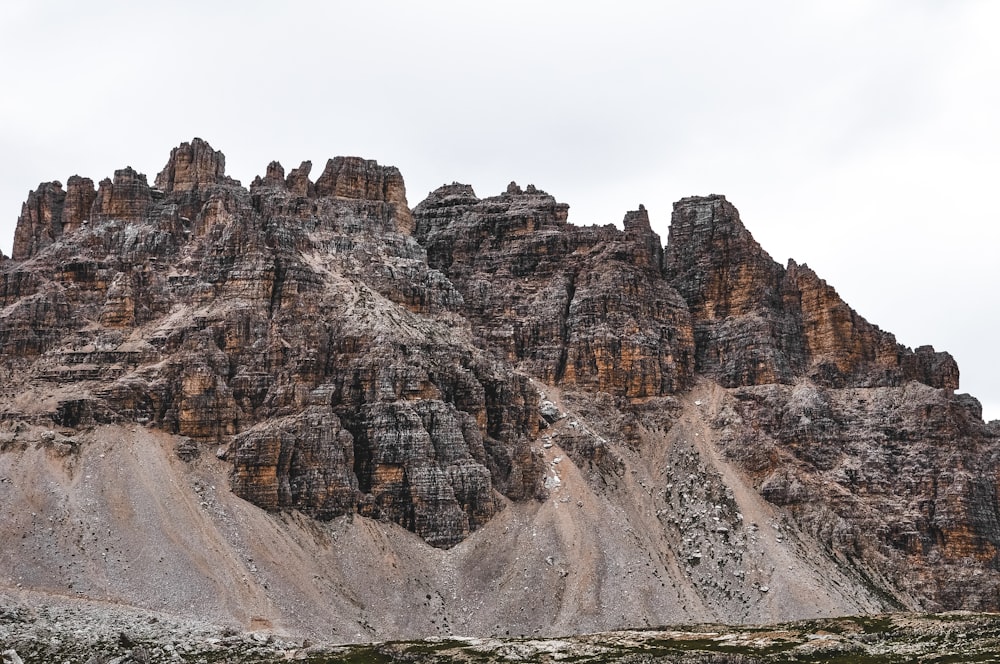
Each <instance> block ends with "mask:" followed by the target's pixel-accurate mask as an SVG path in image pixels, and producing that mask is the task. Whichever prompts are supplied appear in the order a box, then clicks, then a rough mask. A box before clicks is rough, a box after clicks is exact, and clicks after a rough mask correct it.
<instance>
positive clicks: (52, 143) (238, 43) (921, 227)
mask: <svg viewBox="0 0 1000 664" xmlns="http://www.w3.org/2000/svg"><path fill="white" fill-rule="evenodd" d="M998 29H1000V2H994V1H992V0H981V1H978V2H977V1H972V0H969V1H961V0H947V1H945V0H837V2H819V1H817V2H806V1H803V0H788V1H767V0H761V1H759V2H745V1H743V0H730V1H721V0H718V1H711V0H699V1H698V2H690V1H684V2H676V1H668V2H663V1H661V2H655V3H654V2H623V1H621V0H619V1H618V2H615V3H593V2H538V1H537V0H536V1H535V2H521V1H518V0H508V1H506V2H503V3H478V2H457V1H456V2H403V1H399V2H388V1H386V2H357V1H353V2H320V1H316V2H295V1H291V2H280V3H279V2H240V3H236V2H232V3H223V2H210V1H209V0H200V1H198V2H188V1H179V2H169V3H166V2H165V3H155V4H153V3H140V2H87V3H77V2H44V1H38V0H32V1H20V0H5V1H4V2H3V3H2V4H0V61H2V62H3V63H4V64H3V67H2V68H0V90H2V95H0V248H2V249H3V251H4V252H5V253H7V254H8V255H9V254H10V246H11V241H12V238H13V233H14V223H15V221H16V219H17V216H18V214H19V212H20V206H21V203H22V202H23V200H24V198H25V196H26V194H27V192H28V190H29V189H33V188H35V187H36V186H37V184H38V183H39V182H41V181H48V180H60V181H62V182H63V183H65V181H66V179H67V178H68V177H69V176H70V175H73V174H76V173H79V174H80V175H85V176H88V177H91V178H93V179H94V180H95V181H96V180H99V179H100V178H103V177H107V176H110V175H112V173H113V171H114V170H115V169H116V168H121V167H123V166H126V165H131V166H133V167H134V168H136V169H138V170H140V171H142V172H145V173H146V174H147V175H148V176H149V177H150V179H152V178H153V177H154V176H155V174H156V173H157V172H158V171H159V169H160V168H161V167H162V166H163V164H164V163H165V161H166V159H167V156H168V155H169V152H170V149H171V148H172V147H174V146H176V145H177V144H179V143H180V142H182V141H185V140H190V139H191V138H193V137H194V136H200V137H203V138H205V139H207V140H208V141H209V142H210V143H211V144H212V145H213V146H214V147H215V148H216V149H220V150H222V151H223V152H224V153H225V154H226V157H227V166H228V172H229V174H230V175H232V176H233V177H236V178H238V179H240V180H242V181H243V182H244V184H247V183H248V182H249V181H250V180H251V179H252V178H253V176H254V175H256V174H262V173H263V171H264V168H265V166H266V164H267V163H268V162H269V161H270V160H272V159H278V160H280V161H281V162H282V164H284V166H285V168H286V170H287V169H290V168H291V167H294V166H297V165H298V163H299V162H300V161H302V160H305V159H311V160H312V161H313V162H314V164H317V167H318V168H321V166H322V163H324V162H325V160H326V159H327V158H328V157H331V156H335V155H339V154H355V155H361V156H364V157H367V158H371V159H377V160H378V161H379V162H380V163H384V164H393V165H396V166H398V167H399V168H400V169H401V170H402V172H403V176H404V178H405V179H406V183H407V190H408V195H409V200H410V203H411V205H415V204H416V203H418V202H419V201H420V200H422V199H423V198H424V196H425V195H426V194H427V192H428V191H430V190H431V189H434V188H435V187H437V186H439V185H441V184H444V183H447V182H452V181H454V180H458V181H461V182H466V183H469V184H472V185H473V186H474V187H475V189H476V192H477V193H478V194H479V195H480V196H486V195H492V194H495V193H498V192H500V191H502V190H503V188H504V187H505V186H506V184H507V182H509V181H510V180H517V181H518V182H519V183H521V184H522V185H524V184H528V183H534V184H535V185H537V186H538V187H540V188H542V189H545V190H546V191H549V192H550V193H552V194H554V195H555V196H556V197H557V198H558V199H559V200H561V201H564V202H566V203H569V204H570V221H572V222H574V223H577V224H587V223H608V222H615V223H618V222H620V221H621V218H622V216H623V215H624V213H625V211H626V210H629V209H634V208H635V207H636V206H637V205H638V204H639V203H644V204H645V205H646V207H647V208H648V209H649V211H650V216H651V218H652V220H653V223H654V226H655V227H656V228H657V230H658V231H659V232H660V234H661V236H662V237H663V239H664V241H665V240H666V234H667V225H668V223H669V219H670V210H671V204H672V202H673V201H675V200H677V199H679V198H681V197H683V196H688V195H693V194H708V193H722V194H726V195H727V197H728V198H729V199H730V200H731V201H732V202H733V203H734V204H735V205H736V206H737V207H738V208H739V209H740V211H741V214H742V217H743V220H744V222H745V223H746V225H747V227H748V228H749V229H750V231H751V232H752V233H753V234H754V236H755V237H756V238H757V240H758V241H759V242H760V243H761V244H762V245H763V246H764V247H765V249H767V250H768V251H769V252H770V253H771V255H772V256H773V257H774V258H775V259H776V260H778V261H780V262H785V261H786V260H787V259H788V258H789V257H793V258H795V259H796V260H797V261H799V262H806V263H808V264H809V265H810V266H811V267H812V268H814V269H815V270H816V271H817V272H818V273H819V275H820V276H821V277H823V278H825V279H826V280H827V281H828V282H829V283H830V284H831V285H833V286H834V287H835V288H837V290H838V291H839V292H840V294H841V295H842V296H843V297H844V298H845V299H846V300H847V302H848V303H849V304H850V305H851V306H852V307H854V308H855V309H856V310H857V311H858V312H859V313H860V314H861V315H863V316H865V317H866V318H867V319H868V320H870V321H871V322H873V323H875V324H877V325H879V326H880V327H882V328H883V329H886V330H889V331H891V332H893V333H895V334H896V336H897V338H898V339H899V340H900V342H902V343H905V344H906V345H909V346H917V345H922V344H926V343H929V344H933V345H934V346H935V347H936V348H937V349H939V350H948V351H950V352H951V353H952V354H953V355H955V357H956V358H957V360H958V362H959V366H960V368H961V371H962V390H963V391H968V392H971V393H972V394H974V395H975V396H977V397H978V398H979V399H980V400H981V401H982V402H983V405H984V408H985V411H986V417H987V419H992V418H1000V383H998V381H997V379H996V376H997V375H998V374H1000V359H998V354H997V352H996V350H995V346H994V337H993V335H994V334H995V331H996V330H997V328H998V323H1000V313H998V308H997V306H996V305H995V304H994V303H995V300H994V292H993V289H994V288H995V287H996V286H997V284H998V283H1000V261H998V260H997V259H996V257H995V252H996V247H997V246H998V240H1000V212H998V209H1000V206H998V205H997V203H996V202H995V201H994V199H993V195H994V193H995V192H996V190H997V182H998V176H1000V39H997V38H996V34H997V31H998Z"/></svg>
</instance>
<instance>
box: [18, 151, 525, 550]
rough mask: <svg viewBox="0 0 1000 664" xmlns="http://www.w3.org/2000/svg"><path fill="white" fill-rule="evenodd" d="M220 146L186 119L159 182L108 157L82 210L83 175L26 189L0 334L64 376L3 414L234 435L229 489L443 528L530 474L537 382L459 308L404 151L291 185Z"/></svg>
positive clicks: (37, 376)
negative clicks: (411, 194) (424, 236)
mask: <svg viewBox="0 0 1000 664" xmlns="http://www.w3.org/2000/svg"><path fill="white" fill-rule="evenodd" d="M224 166H225V161H224V157H223V156H222V154H221V153H220V152H217V151H214V150H212V148H211V147H210V146H209V145H208V144H207V143H205V142H204V141H201V140H198V139H196V140H195V141H194V142H192V143H185V144H182V145H181V146H180V147H179V148H177V149H175V150H173V151H172V152H171V155H170V159H169V161H168V163H167V165H166V167H165V168H164V169H163V171H162V172H161V173H160V175H159V176H158V177H157V179H156V185H157V187H156V188H150V187H149V186H148V185H147V182H146V178H145V176H143V175H141V174H138V173H136V172H134V171H133V170H131V169H123V170H121V171H118V172H116V174H115V178H114V180H113V181H112V180H105V181H103V182H102V183H101V185H100V188H99V189H98V191H97V192H96V194H94V195H92V196H90V198H92V199H93V200H92V202H91V204H90V210H89V212H88V213H86V216H89V217H90V219H89V220H87V221H88V223H87V224H82V220H81V219H80V217H81V216H85V214H84V213H82V212H80V209H81V208H82V207H84V206H85V203H86V201H87V200H88V194H87V186H86V183H87V182H89V181H88V180H84V179H82V178H74V179H71V180H70V182H71V188H70V194H71V195H69V196H67V194H66V193H64V192H63V191H62V189H61V187H60V186H59V184H58V183H50V184H48V185H43V186H42V187H40V188H39V190H38V191H36V192H32V194H31V195H30V196H29V201H28V203H26V204H25V211H24V213H23V214H22V217H21V221H20V223H19V226H18V244H17V252H16V255H17V257H18V259H19V261H15V262H14V263H13V265H12V266H11V268H10V269H5V270H4V272H3V275H2V278H3V281H2V285H3V287H2V292H3V294H4V303H5V305H9V307H8V309H6V310H5V311H4V314H3V316H2V318H0V350H2V352H3V355H4V358H5V360H4V361H5V364H7V365H8V366H11V367H16V369H17V370H18V371H19V372H20V374H19V375H21V376H23V380H25V381H27V382H29V383H30V384H31V385H33V386H34V387H35V388H38V389H47V387H46V385H53V386H59V387H58V391H59V394H60V396H59V397H57V399H56V400H55V401H54V402H50V403H46V404H44V405H42V404H29V407H28V411H29V412H23V411H22V412H16V411H15V412H8V417H19V418H20V417H23V418H27V419H29V420H31V419H38V418H41V419H45V418H50V419H52V420H53V421H55V422H57V423H59V424H62V425H65V426H73V427H79V426H88V425H93V424H96V423H101V422H122V421H124V422H129V421H132V422H139V423H144V424H147V425H151V426H157V427H161V428H163V429H165V430H166V431H168V432H174V433H176V434H178V435H180V436H185V437H189V438H191V439H193V440H194V441H199V442H202V443H211V444H214V445H222V446H227V447H228V448H229V452H228V454H229V456H230V458H231V460H232V463H233V490H234V491H235V492H236V493H237V494H239V495H241V496H244V497H245V498H247V499H248V500H251V501H253V502H255V503H257V504H258V505H260V506H262V507H265V508H267V509H291V508H294V509H298V510H301V511H303V512H305V513H307V514H312V515H314V516H316V517H318V518H332V517H334V516H337V515H341V514H345V513H350V512H360V513H361V514H363V515H366V516H372V517H376V518H384V519H388V520H392V521H396V522H398V523H400V524H402V525H404V526H405V527H407V528H409V529H411V530H413V531H414V532H416V533H417V534H419V535H420V536H422V537H423V538H424V539H426V540H427V541H428V542H430V543H432V544H435V545H438V546H450V545H453V544H455V543H457V542H458V541H460V540H462V539H463V538H465V537H467V536H468V534H469V532H471V531H472V530H474V529H475V528H477V527H479V526H480V525H482V524H483V523H484V522H485V521H487V520H488V519H489V518H490V517H491V516H492V515H493V514H494V513H495V512H496V511H497V509H499V507H500V505H501V499H502V498H501V497H502V496H506V497H508V498H511V499H530V498H532V497H534V496H536V495H537V494H538V493H539V490H540V486H541V470H540V465H539V461H538V459H537V458H536V457H537V455H536V454H535V453H533V452H532V450H531V445H530V443H531V439H532V437H533V436H534V434H535V432H536V431H537V427H538V415H537V412H536V410H535V404H536V402H537V395H536V393H535V392H534V390H533V389H532V388H531V387H530V386H529V384H528V381H527V379H526V378H525V377H523V376H519V375H517V374H515V373H514V372H513V371H512V369H511V368H510V367H509V366H507V365H505V364H503V363H498V362H497V361H495V360H493V359H491V358H490V357H489V356H487V355H486V354H484V353H483V352H482V351H480V350H477V349H476V348H475V346H474V345H473V344H472V342H471V335H470V333H469V330H468V328H467V326H465V325H464V324H463V323H462V322H461V321H460V320H459V319H457V318H456V317H455V315H454V314H452V313H451V310H452V309H453V308H454V306H456V305H457V304H459V303H461V295H460V294H459V293H458V292H456V291H455V289H454V288H453V287H452V286H451V284H450V283H449V282H448V281H447V280H446V279H445V278H444V277H443V276H442V275H441V274H440V273H438V272H436V271H435V270H433V269H431V268H429V267H428V266H427V262H426V259H425V254H424V251H423V249H422V248H421V247H420V246H419V245H418V244H417V243H416V242H414V241H413V240H412V239H411V238H410V237H409V236H408V234H407V233H408V231H409V225H410V213H409V209H408V208H406V198H405V191H404V189H403V183H402V179H401V178H400V177H399V172H398V171H397V170H396V169H394V168H384V167H381V166H379V165H378V164H377V163H375V162H373V161H362V160H357V159H343V158H338V159H333V160H330V162H329V164H328V166H327V169H326V171H325V172H324V174H323V176H321V178H320V180H318V181H317V183H316V184H315V185H312V184H308V185H305V186H303V185H302V183H301V181H300V180H296V179H295V178H291V177H290V180H291V182H290V183H288V184H286V182H285V181H284V180H283V179H282V178H281V176H280V175H276V174H280V173H281V167H280V165H278V164H272V165H271V166H270V167H269V168H268V176H267V178H265V179H264V180H262V181H260V182H258V183H255V186H254V187H253V190H252V192H253V193H251V192H249V191H247V190H245V189H243V188H241V187H240V186H239V183H237V182H235V181H233V180H231V179H230V178H228V177H226V176H225V172H224ZM306 172H307V171H306ZM302 193H304V194H305V195H300V194H302ZM67 200H69V201H71V202H72V212H70V210H71V208H70V206H69V205H68V204H67V203H66V201H67ZM68 212H69V214H67V213H68ZM39 252H42V253H39ZM28 257H32V258H33V259H34V261H33V262H32V263H31V264H30V265H29V264H27V263H24V262H23V261H24V260H25V259H26V258H28ZM376 257H377V260H376ZM8 408H10V406H8Z"/></svg>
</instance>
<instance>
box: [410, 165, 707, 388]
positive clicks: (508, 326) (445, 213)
mask: <svg viewBox="0 0 1000 664" xmlns="http://www.w3.org/2000/svg"><path fill="white" fill-rule="evenodd" d="M567 211H568V206H566V205H564V204H560V203H557V202H556V201H555V199H554V198H553V197H552V196H550V195H548V194H546V193H545V192H543V191H539V190H537V189H535V188H534V187H533V186H528V188H527V190H525V191H522V190H521V188H520V187H518V186H517V185H516V184H514V183H511V185H510V186H509V187H508V188H507V191H506V192H505V193H504V194H501V195H500V196H496V197H492V198H486V199H483V200H480V199H479V198H477V197H476V195H475V193H474V192H473V191H472V188H471V187H468V186H464V185H450V186H445V187H441V188H440V189H438V190H437V191H434V192H432V193H431V195H430V196H429V197H428V198H427V200H425V201H424V202H423V203H421V204H420V205H418V206H417V208H416V209H415V210H414V217H415V218H416V220H417V225H416V236H417V239H418V240H420V242H421V243H422V244H424V245H425V246H426V247H427V258H428V261H429V263H430V266H431V267H432V268H436V269H439V270H441V271H442V272H444V273H445V274H446V275H447V276H448V278H449V279H450V280H451V282H452V283H453V284H455V287H456V288H457V289H458V290H459V291H460V292H461V294H462V296H463V302H464V306H463V307H462V313H463V314H464V316H465V317H466V318H467V319H468V320H469V321H470V322H471V323H472V325H473V326H474V328H475V330H476V337H477V339H478V340H479V342H480V344H481V345H482V346H483V347H485V348H490V349H492V350H494V351H495V352H499V353H501V354H502V355H503V356H504V357H505V359H506V360H507V361H509V362H511V363H514V364H516V365H517V366H518V367H519V368H521V369H522V370H523V371H524V372H525V373H527V374H529V375H532V376H536V377H538V378H540V379H541V380H543V381H544V382H547V383H556V384H561V385H566V386H573V387H575V388H579V389H585V390H593V391H599V392H607V393H609V394H612V395H615V396H622V397H629V398H641V397H656V396H663V395H668V394H674V393H677V392H683V391H684V390H686V389H687V388H689V387H690V386H691V385H692V381H693V379H694V338H693V336H692V328H691V317H690V314H689V313H688V310H687V307H686V305H685V303H684V301H683V299H681V297H680V296H679V295H678V293H677V291H675V290H674V289H673V288H671V287H670V285H669V284H668V283H667V282H666V281H665V280H664V279H663V278H662V277H661V275H660V262H661V256H662V253H663V250H662V248H661V247H660V240H659V237H658V236H657V235H656V234H655V233H654V232H653V231H652V229H651V228H650V225H649V218H648V216H647V215H646V211H645V209H643V208H641V207H640V209H639V210H638V211H636V212H630V213H629V214H628V215H627V216H626V218H625V231H624V232H622V231H620V230H618V229H617V228H615V227H614V226H611V225H608V226H603V227H597V226H589V227H579V226H572V225H570V224H567V223H566V218H567Z"/></svg>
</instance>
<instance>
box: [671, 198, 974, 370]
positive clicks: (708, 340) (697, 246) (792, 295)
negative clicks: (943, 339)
mask: <svg viewBox="0 0 1000 664" xmlns="http://www.w3.org/2000/svg"><path fill="white" fill-rule="evenodd" d="M663 273H664V276H665V277H666V278H667V280H668V281H669V282H670V283H671V284H672V285H673V286H674V287H675V288H676V289H677V290H678V291H679V292H680V293H681V295H682V296H683V297H684V299H685V301H686V302H687V303H688V305H689V307H690V309H691V314H692V316H693V317H694V326H695V336H696V337H697V340H698V343H697V349H698V350H697V358H696V365H697V369H698V371H699V372H700V373H703V374H705V375H707V376H711V377H712V378H714V379H715V380H717V381H718V382H719V383H720V384H722V385H724V386H726V387H736V386H738V385H764V384H768V383H790V382H793V381H794V380H796V378H798V377H801V376H807V377H809V378H810V379H811V380H813V381H815V382H816V383H818V384H821V385H827V386H830V387H845V386H848V385H854V386H865V387H874V386H891V385H902V384H903V383H905V382H907V381H909V380H918V381H921V382H925V383H927V384H928V385H931V386H933V387H940V388H947V389H956V388H957V387H958V367H957V365H956V364H955V361H954V360H953V359H952V358H951V356H950V355H948V354H947V353H934V351H933V349H932V348H930V347H924V348H920V349H918V351H917V352H916V353H914V352H913V351H911V350H910V349H908V348H906V347H903V346H901V345H899V344H897V343H896V339H895V337H894V336H893V335H891V334H889V333H887V332H883V331H882V330H880V329H878V328H877V327H875V326H874V325H872V324H870V323H869V322H867V321H866V320H864V319H863V318H861V317H860V316H858V315H857V314H856V313H855V312H854V311H853V310H852V309H851V308H850V307H848V306H847V304H846V303H845V302H844V301H843V300H841V299H840V297H839V296H838V295H837V292H836V291H835V290H833V288H831V287H830V286H828V285H827V284H826V282H825V281H823V280H822V279H820V278H819V277H818V276H816V273H815V272H813V271H812V270H810V269H809V268H808V267H807V266H805V265H801V266H800V265H797V264H796V263H795V262H794V261H789V264H788V267H787V268H783V267H781V265H779V264H778V263H775V262H774V261H773V260H772V259H771V257H770V256H768V255H767V253H766V252H765V251H764V250H763V249H761V247H760V245H759V244H757V242H756V241H754V239H753V237H752V236H751V235H750V233H749V231H747V229H746V228H745V227H744V226H743V224H742V223H741V222H740V218H739V214H738V213H737V211H736V208H735V207H733V205H732V204H731V203H729V201H727V200H726V199H725V197H723V196H709V197H706V198H686V199H684V200H681V201H679V202H677V203H676V204H675V205H674V214H673V218H672V221H671V224H670V237H669V238H668V241H667V249H666V254H665V257H664V270H663Z"/></svg>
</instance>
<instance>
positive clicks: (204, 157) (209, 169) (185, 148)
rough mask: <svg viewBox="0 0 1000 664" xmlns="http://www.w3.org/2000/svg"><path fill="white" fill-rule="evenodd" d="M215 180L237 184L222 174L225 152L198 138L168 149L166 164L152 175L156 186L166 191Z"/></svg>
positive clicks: (191, 188)
mask: <svg viewBox="0 0 1000 664" xmlns="http://www.w3.org/2000/svg"><path fill="white" fill-rule="evenodd" d="M216 184H235V185H239V183H238V182H236V181H234V180H232V179H230V178H227V177H226V157H225V155H223V154H222V152H220V151H218V150H213V149H212V146H211V145H209V144H208V142H207V141H205V140H203V139H201V138H195V139H194V140H192V141H191V142H190V143H181V144H180V145H179V146H178V147H176V148H174V149H173V150H171V151H170V159H168V160H167V164H166V166H164V167H163V170H162V171H160V173H159V175H157V176H156V187H157V188H158V189H161V190H162V191H164V192H166V193H174V192H178V193H182V192H188V191H197V190H199V189H204V188H205V187H210V186H212V185H216Z"/></svg>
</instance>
